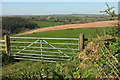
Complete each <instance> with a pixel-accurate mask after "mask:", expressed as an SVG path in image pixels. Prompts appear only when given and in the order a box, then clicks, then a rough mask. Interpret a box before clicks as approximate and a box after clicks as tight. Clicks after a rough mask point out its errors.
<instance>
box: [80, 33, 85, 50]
mask: <svg viewBox="0 0 120 80" xmlns="http://www.w3.org/2000/svg"><path fill="white" fill-rule="evenodd" d="M83 49H84V34H80V35H79V51H82V50H83Z"/></svg>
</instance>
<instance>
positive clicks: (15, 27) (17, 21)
mask: <svg viewBox="0 0 120 80" xmlns="http://www.w3.org/2000/svg"><path fill="white" fill-rule="evenodd" d="M34 28H38V25H37V24H36V23H33V22H30V21H28V20H25V19H23V18H21V17H2V34H3V35H5V34H7V35H9V34H14V33H19V32H21V31H23V30H31V29H34Z"/></svg>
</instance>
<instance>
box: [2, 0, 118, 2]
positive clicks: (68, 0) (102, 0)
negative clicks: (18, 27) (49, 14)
mask: <svg viewBox="0 0 120 80" xmlns="http://www.w3.org/2000/svg"><path fill="white" fill-rule="evenodd" d="M118 1H120V0H2V2H118Z"/></svg>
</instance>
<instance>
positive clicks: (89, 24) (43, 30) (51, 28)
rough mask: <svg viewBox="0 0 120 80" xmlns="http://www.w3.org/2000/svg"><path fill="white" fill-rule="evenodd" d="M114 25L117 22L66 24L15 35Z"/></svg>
mask: <svg viewBox="0 0 120 80" xmlns="http://www.w3.org/2000/svg"><path fill="white" fill-rule="evenodd" d="M115 23H118V20H114V21H100V22H92V23H84V24H68V25H60V26H53V27H46V28H39V29H35V30H30V31H26V32H23V33H20V34H17V35H23V34H31V33H37V32H45V31H53V30H64V29H72V28H95V27H112V26H115Z"/></svg>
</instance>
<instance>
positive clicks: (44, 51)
mask: <svg viewBox="0 0 120 80" xmlns="http://www.w3.org/2000/svg"><path fill="white" fill-rule="evenodd" d="M82 37H83V36H82ZM80 39H81V40H80ZM80 39H79V38H39V37H10V47H11V49H10V50H11V55H12V56H13V57H14V59H19V60H31V61H43V62H56V61H65V60H67V59H69V58H70V57H71V56H73V55H75V54H77V53H78V51H80V49H81V48H82V46H80V45H81V44H82V43H83V42H82V41H83V40H82V39H83V38H80ZM81 42H82V43H81ZM82 45H83V44H82Z"/></svg>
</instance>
